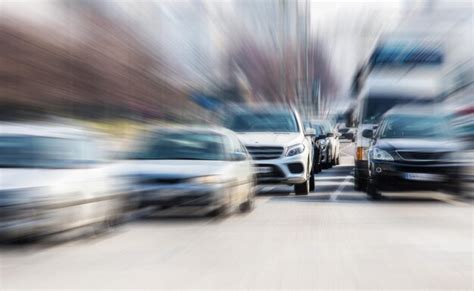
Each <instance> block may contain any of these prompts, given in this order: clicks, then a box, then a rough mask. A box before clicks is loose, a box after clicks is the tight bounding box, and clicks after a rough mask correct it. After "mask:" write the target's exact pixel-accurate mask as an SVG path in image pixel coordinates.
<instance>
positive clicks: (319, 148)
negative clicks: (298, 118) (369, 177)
mask: <svg viewBox="0 0 474 291" xmlns="http://www.w3.org/2000/svg"><path fill="white" fill-rule="evenodd" d="M305 127H309V128H313V129H314V130H315V131H316V135H315V136H314V138H313V149H314V152H313V169H314V173H320V172H321V170H322V169H323V158H324V156H323V154H324V153H325V152H326V142H325V140H326V135H325V134H324V130H323V128H322V127H320V126H318V125H316V126H312V125H311V124H310V123H309V122H305Z"/></svg>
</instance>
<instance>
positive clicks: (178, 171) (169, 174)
mask: <svg viewBox="0 0 474 291" xmlns="http://www.w3.org/2000/svg"><path fill="white" fill-rule="evenodd" d="M229 165H230V162H229V161H198V160H130V161H124V162H121V163H118V164H117V166H116V171H115V173H116V174H118V175H124V176H156V177H163V178H190V177H197V176H206V175H218V174H223V173H225V168H226V167H228V166H229Z"/></svg>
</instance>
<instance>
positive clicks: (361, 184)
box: [354, 175, 367, 191]
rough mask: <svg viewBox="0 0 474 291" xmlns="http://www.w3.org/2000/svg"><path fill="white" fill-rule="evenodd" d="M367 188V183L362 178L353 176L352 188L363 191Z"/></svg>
mask: <svg viewBox="0 0 474 291" xmlns="http://www.w3.org/2000/svg"><path fill="white" fill-rule="evenodd" d="M366 189H367V184H366V181H365V180H364V179H362V178H361V177H359V176H358V175H355V176H354V190H355V191H365V190H366Z"/></svg>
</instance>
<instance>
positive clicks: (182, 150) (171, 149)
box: [132, 131, 225, 160]
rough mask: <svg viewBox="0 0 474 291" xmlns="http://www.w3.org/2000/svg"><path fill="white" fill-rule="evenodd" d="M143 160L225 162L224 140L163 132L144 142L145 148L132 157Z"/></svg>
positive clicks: (205, 134) (200, 135)
mask: <svg viewBox="0 0 474 291" xmlns="http://www.w3.org/2000/svg"><path fill="white" fill-rule="evenodd" d="M132 159H142V160H224V159H225V153H224V144H223V138H222V136H221V135H218V134H210V133H198V132H192V131H186V132H162V133H158V134H154V135H152V136H150V137H148V138H147V139H145V140H144V145H143V148H142V149H141V150H140V151H138V152H137V153H135V154H134V155H132Z"/></svg>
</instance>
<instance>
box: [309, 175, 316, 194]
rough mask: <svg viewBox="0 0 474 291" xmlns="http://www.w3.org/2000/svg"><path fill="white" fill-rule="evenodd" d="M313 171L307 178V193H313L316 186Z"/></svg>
mask: <svg viewBox="0 0 474 291" xmlns="http://www.w3.org/2000/svg"><path fill="white" fill-rule="evenodd" d="M314 182H315V181H314V171H313V172H312V173H311V177H310V178H309V191H314V189H315V188H316V185H315V183H314Z"/></svg>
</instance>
